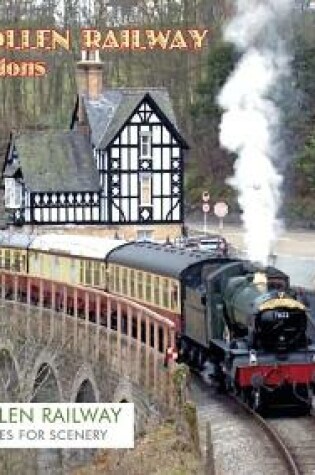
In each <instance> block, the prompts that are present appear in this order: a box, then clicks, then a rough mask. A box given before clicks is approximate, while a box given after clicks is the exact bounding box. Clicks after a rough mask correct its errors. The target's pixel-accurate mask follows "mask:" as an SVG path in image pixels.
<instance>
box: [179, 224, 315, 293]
mask: <svg viewBox="0 0 315 475" xmlns="http://www.w3.org/2000/svg"><path fill="white" fill-rule="evenodd" d="M188 226H189V228H190V229H196V230H198V231H203V225H202V223H200V224H191V225H189V223H188ZM208 232H210V233H220V234H222V235H223V236H224V237H225V238H226V239H227V241H228V242H229V243H231V244H232V246H233V247H235V248H236V249H237V250H238V251H239V252H242V251H243V250H244V240H243V238H244V231H243V230H242V228H240V227H236V226H224V229H223V230H221V231H220V230H218V228H217V227H214V226H209V227H208ZM272 252H273V255H274V259H273V261H272V262H271V263H272V264H274V265H275V266H276V267H278V268H279V269H281V270H283V271H284V272H286V273H287V274H289V275H290V278H291V283H292V285H295V286H302V287H305V288H307V289H310V290H312V291H315V232H312V231H285V232H284V233H283V234H282V236H281V237H279V239H278V240H277V242H276V243H274V246H273V250H272Z"/></svg>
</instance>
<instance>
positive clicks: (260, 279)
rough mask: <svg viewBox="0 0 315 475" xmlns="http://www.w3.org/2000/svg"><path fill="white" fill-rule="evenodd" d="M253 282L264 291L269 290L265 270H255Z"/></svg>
mask: <svg viewBox="0 0 315 475" xmlns="http://www.w3.org/2000/svg"><path fill="white" fill-rule="evenodd" d="M253 284H254V285H256V287H257V288H258V289H259V290H260V291H262V292H266V291H267V276H266V274H265V273H264V272H255V274H254V277H253Z"/></svg>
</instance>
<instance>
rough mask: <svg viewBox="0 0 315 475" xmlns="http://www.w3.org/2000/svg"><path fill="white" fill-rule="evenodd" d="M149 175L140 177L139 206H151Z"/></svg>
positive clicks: (150, 179) (145, 174) (144, 174)
mask: <svg viewBox="0 0 315 475" xmlns="http://www.w3.org/2000/svg"><path fill="white" fill-rule="evenodd" d="M151 182H152V178H151V175H150V173H142V174H141V176H140V206H152V197H151Z"/></svg>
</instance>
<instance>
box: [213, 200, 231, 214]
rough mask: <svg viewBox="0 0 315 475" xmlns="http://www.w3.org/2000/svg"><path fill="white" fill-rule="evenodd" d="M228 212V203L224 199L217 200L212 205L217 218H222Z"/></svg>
mask: <svg viewBox="0 0 315 475" xmlns="http://www.w3.org/2000/svg"><path fill="white" fill-rule="evenodd" d="M228 212H229V208H228V205H227V204H226V203H224V201H219V202H218V203H216V204H215V205H214V214H215V215H216V216H217V217H218V218H224V217H225V216H226V215H227V214H228Z"/></svg>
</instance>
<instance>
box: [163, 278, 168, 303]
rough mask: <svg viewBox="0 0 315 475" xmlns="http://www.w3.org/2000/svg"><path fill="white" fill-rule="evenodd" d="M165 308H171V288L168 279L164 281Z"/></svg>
mask: <svg viewBox="0 0 315 475" xmlns="http://www.w3.org/2000/svg"><path fill="white" fill-rule="evenodd" d="M162 285H163V289H162V291H163V307H168V306H169V293H168V291H169V288H168V279H163V284H162Z"/></svg>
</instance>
